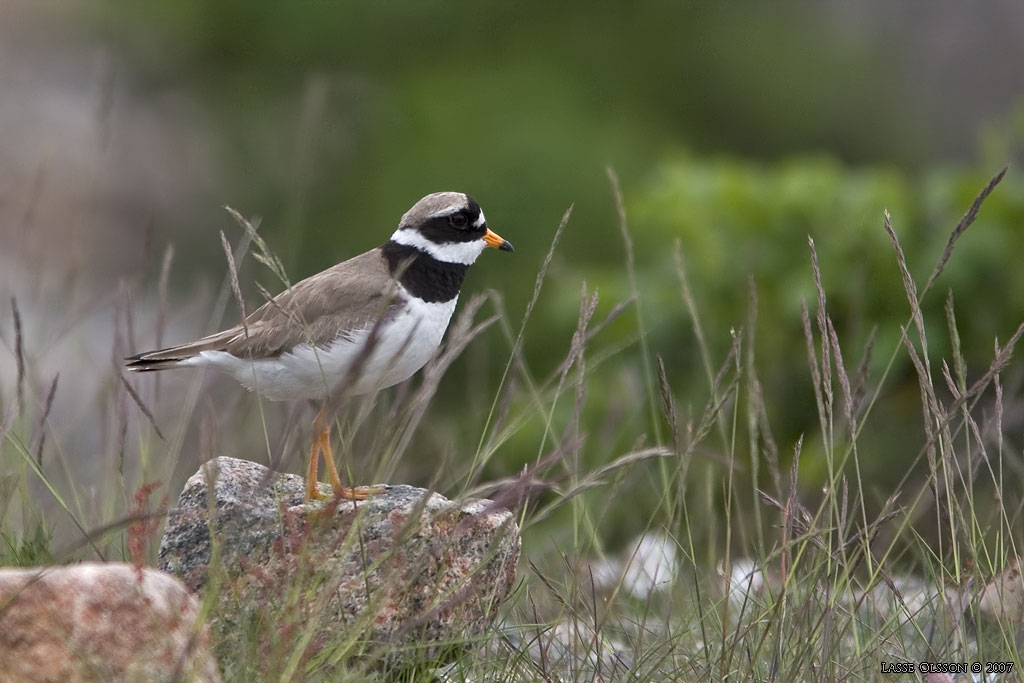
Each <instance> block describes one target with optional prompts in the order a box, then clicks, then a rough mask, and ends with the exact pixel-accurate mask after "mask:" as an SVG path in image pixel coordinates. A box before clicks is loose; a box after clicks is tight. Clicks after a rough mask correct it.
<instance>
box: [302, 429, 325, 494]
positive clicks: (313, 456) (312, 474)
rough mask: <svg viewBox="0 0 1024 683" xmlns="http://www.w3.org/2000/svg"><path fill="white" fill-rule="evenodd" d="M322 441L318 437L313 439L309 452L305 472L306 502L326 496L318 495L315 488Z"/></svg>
mask: <svg viewBox="0 0 1024 683" xmlns="http://www.w3.org/2000/svg"><path fill="white" fill-rule="evenodd" d="M322 443H323V440H322V439H321V438H319V437H314V438H313V445H312V446H311V447H310V450H309V469H308V470H306V500H307V501H309V500H323V499H324V498H326V497H327V496H325V495H324V494H322V493H320V489H319V488H318V487H317V471H318V470H319V469H320V450H321V445H322Z"/></svg>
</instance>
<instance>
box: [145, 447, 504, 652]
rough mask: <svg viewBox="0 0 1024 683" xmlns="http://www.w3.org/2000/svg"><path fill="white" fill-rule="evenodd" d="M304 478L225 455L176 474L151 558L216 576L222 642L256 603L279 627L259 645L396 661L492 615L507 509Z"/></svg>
mask: <svg viewBox="0 0 1024 683" xmlns="http://www.w3.org/2000/svg"><path fill="white" fill-rule="evenodd" d="M208 480H212V481H214V482H215V483H214V485H213V487H212V489H211V488H209V487H208V486H207V481H208ZM304 486H305V484H304V480H303V479H302V477H299V476H296V475H290V474H280V473H274V472H272V471H271V470H269V469H267V468H266V467H264V466H262V465H257V464H255V463H252V462H248V461H244V460H236V459H233V458H224V457H221V458H217V459H215V460H213V461H211V462H210V463H207V465H205V466H204V467H203V468H201V469H200V471H199V472H197V473H196V474H195V475H193V476H192V477H191V478H190V479H189V480H188V482H187V483H186V485H185V489H184V490H183V491H182V493H181V496H180V497H179V499H178V502H177V504H176V506H175V507H174V508H173V509H172V510H171V511H170V513H169V515H168V522H167V527H166V531H165V532H164V537H163V541H162V543H161V546H160V567H161V568H162V569H164V570H165V571H168V572H171V573H172V574H174V575H176V576H178V577H180V578H182V579H183V580H184V581H185V583H186V585H188V586H189V587H190V588H192V589H194V590H203V589H204V586H208V585H209V586H211V587H212V586H213V585H216V586H217V594H218V595H219V596H221V599H220V603H221V605H220V607H219V608H218V609H217V610H215V615H214V622H213V627H214V628H216V629H218V633H221V634H224V635H225V636H226V638H228V639H230V638H231V637H232V633H235V634H237V633H239V632H241V631H244V630H245V629H246V628H247V626H246V624H247V618H246V617H245V615H246V614H248V615H250V618H251V616H252V615H253V614H254V613H255V614H258V615H260V617H261V618H270V619H273V620H274V623H275V624H277V626H278V627H279V628H278V629H277V631H278V632H279V633H280V634H282V635H281V637H279V638H275V642H272V643H268V647H270V648H271V649H272V648H274V647H277V648H282V647H283V648H291V647H304V648H305V651H304V652H303V653H302V657H304V658H307V659H308V658H309V657H312V656H315V655H317V654H320V653H323V651H324V650H325V649H326V648H335V649H336V650H335V652H334V653H331V654H332V656H333V657H334V659H336V660H338V661H353V660H355V661H360V662H363V664H362V666H374V667H381V666H386V667H388V668H392V667H398V668H402V667H405V666H410V665H414V664H415V663H416V662H419V661H423V660H424V658H429V659H430V660H432V661H435V662H436V661H443V660H446V659H451V658H452V657H453V656H454V655H455V654H456V653H457V652H458V651H459V650H460V649H463V648H464V647H466V643H468V642H469V641H471V640H472V639H473V638H474V637H475V636H478V635H479V634H481V633H483V632H484V630H485V629H486V628H487V626H488V625H489V624H490V623H491V622H492V621H493V620H494V619H495V617H496V615H497V607H498V606H499V605H500V603H501V602H502V601H503V600H504V599H505V598H506V597H507V596H508V594H509V593H510V592H511V590H512V587H513V584H514V582H515V576H516V565H517V563H518V559H519V549H520V537H519V529H518V527H517V525H516V523H515V520H514V518H513V516H512V514H511V513H510V512H509V511H508V510H505V509H502V508H500V507H497V506H496V505H494V504H493V503H491V502H490V501H487V500H466V501H460V502H452V501H449V500H447V499H446V498H444V497H443V496H440V495H438V494H436V493H431V492H430V491H427V490H425V489H419V488H414V487H410V486H386V487H381V488H383V489H384V490H383V491H382V492H379V493H377V494H376V495H373V496H371V497H370V498H369V499H368V500H365V501H358V502H353V501H347V500H342V501H336V500H331V501H326V502H319V501H317V502H312V503H305V502H304ZM322 486H323V490H324V492H325V493H326V492H327V489H326V486H324V485H322ZM211 529H213V533H214V540H215V542H214V543H213V544H212V545H211V535H210V530H211ZM214 549H215V550H214ZM211 558H213V560H212V562H211ZM249 623H251V622H249ZM289 634H290V635H291V636H292V639H293V640H294V642H291V641H289ZM325 657H327V655H326V654H323V655H322V656H321V657H320V659H321V660H322V659H324V658H325ZM366 662H370V663H369V664H366Z"/></svg>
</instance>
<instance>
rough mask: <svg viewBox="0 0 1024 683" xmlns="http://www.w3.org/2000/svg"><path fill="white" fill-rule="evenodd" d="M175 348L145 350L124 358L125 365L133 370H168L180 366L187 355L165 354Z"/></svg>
mask: <svg viewBox="0 0 1024 683" xmlns="http://www.w3.org/2000/svg"><path fill="white" fill-rule="evenodd" d="M174 350H175V349H160V350H159V351H147V352H146V353H140V354H137V355H135V356H130V357H128V358H125V359H124V360H125V367H127V368H128V369H129V370H132V371H133V372H154V371H156V370H168V369H170V368H176V367H180V366H181V363H182V361H184V360H186V359H188V358H189V356H185V355H182V356H179V357H177V358H175V357H174V356H167V355H166V354H167V352H169V351H174Z"/></svg>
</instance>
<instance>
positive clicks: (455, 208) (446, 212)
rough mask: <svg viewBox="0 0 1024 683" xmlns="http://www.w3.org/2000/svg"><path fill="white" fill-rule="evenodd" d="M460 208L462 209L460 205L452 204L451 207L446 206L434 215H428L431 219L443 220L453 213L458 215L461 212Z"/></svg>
mask: <svg viewBox="0 0 1024 683" xmlns="http://www.w3.org/2000/svg"><path fill="white" fill-rule="evenodd" d="M462 208H463V207H462V205H461V204H452V205H451V206H446V207H445V208H443V209H441V210H440V211H435V212H434V213H432V214H430V217H431V218H444V217H445V216H451V215H452V214H454V213H458V212H459V211H461V210H462Z"/></svg>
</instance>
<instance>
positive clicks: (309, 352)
mask: <svg viewBox="0 0 1024 683" xmlns="http://www.w3.org/2000/svg"><path fill="white" fill-rule="evenodd" d="M488 247H491V248H495V249H499V250H501V251H509V252H511V251H514V249H513V247H512V244H511V243H510V242H508V241H507V240H505V239H503V238H502V237H500V236H499V235H497V234H496V233H494V232H492V231H491V229H490V228H488V227H487V219H486V218H485V217H484V212H483V210H482V209H481V208H480V205H479V204H478V203H477V202H476V200H474V199H473V198H472V197H470V196H469V195H467V194H464V193H462V192H435V193H433V194H428V195H427V196H425V197H423V198H422V199H420V200H419V201H418V202H416V203H415V204H414V205H413V206H412V208H411V209H409V210H408V211H407V212H406V213H405V214H404V215H403V216H402V218H401V220H400V221H399V222H398V228H397V229H396V230H395V231H394V232H393V233H392V234H391V237H390V239H388V241H387V242H385V243H384V244H382V245H381V246H378V247H376V248H374V249H371V250H370V251H367V252H364V253H362V254H360V255H358V256H355V257H353V258H350V259H348V260H346V261H343V262H341V263H338V264H337V265H335V266H332V267H331V268H328V269H327V270H325V271H323V272H321V273H317V274H316V275H312V276H310V277H308V278H306V279H304V280H302V281H300V282H298V283H296V284H294V285H292V286H291V287H289V288H288V289H286V290H285V291H283V292H281V293H280V294H278V295H277V296H275V297H274V298H272V299H270V300H269V301H267V302H266V303H264V304H263V305H262V306H261V307H260V308H258V309H256V310H255V311H253V312H252V313H251V314H250V315H248V316H247V317H246V318H245V320H244V322H241V323H239V324H237V325H235V326H234V327H231V328H229V329H226V330H223V331H221V332H216V333H214V334H211V335H209V336H206V337H203V338H201V339H197V340H195V341H191V342H187V343H184V344H179V345H177V346H171V347H169V348H164V349H157V350H154V351H146V352H143V353H139V354H137V355H134V356H130V357H128V358H126V359H125V361H126V367H127V369H128V370H130V371H134V372H150V371H157V370H168V369H176V368H187V367H193V368H194V367H212V368H215V369H217V370H219V371H221V372H224V373H227V374H228V375H230V376H232V377H234V379H235V380H237V381H238V382H239V383H241V384H242V385H243V386H244V387H246V388H247V389H249V390H250V391H256V392H258V393H259V394H260V395H261V396H263V397H265V398H267V399H269V400H274V401H289V400H298V399H311V400H313V401H315V402H319V403H320V404H321V408H320V410H319V411H318V412H317V414H316V417H315V418H314V420H313V432H314V434H313V441H312V445H311V446H310V453H309V464H308V467H307V470H306V472H307V474H306V500H307V501H312V500H321V499H324V498H326V497H327V496H326V495H325V494H323V493H321V492H320V490H319V486H318V470H319V459H320V457H321V456H323V458H324V463H325V466H326V469H327V474H328V478H329V480H330V484H331V489H332V492H333V493H334V496H335V497H336V498H340V499H349V500H363V499H365V498H366V497H368V496H369V495H372V494H373V493H374V491H373V490H368V489H366V488H365V487H361V488H349V487H345V486H343V485H342V483H341V478H340V477H339V476H338V470H337V466H336V465H335V463H334V456H333V453H332V450H331V441H330V430H331V421H332V418H331V416H330V415H328V414H327V410H328V405H329V400H328V399H329V397H330V396H331V395H332V393H335V392H338V391H342V392H345V395H359V394H367V393H371V392H374V391H378V390H380V389H384V388H386V387H389V386H392V385H395V384H398V383H399V382H403V381H405V380H406V379H408V378H409V377H411V376H412V375H413V374H414V373H415V372H416V371H417V370H419V369H420V368H422V367H423V366H424V365H425V364H426V363H427V361H428V360H430V358H431V357H432V356H433V355H434V352H435V351H436V350H437V348H438V346H439V345H440V343H441V339H442V337H443V336H444V333H445V330H446V329H447V328H448V323H449V321H450V320H451V317H452V313H453V312H454V311H455V306H456V303H457V302H458V298H459V291H460V290H461V288H462V282H463V279H464V278H465V276H466V271H467V270H468V269H469V267H470V266H471V265H472V264H473V263H474V262H475V261H476V260H477V257H479V256H480V254H481V253H483V250H484V249H485V248H488Z"/></svg>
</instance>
